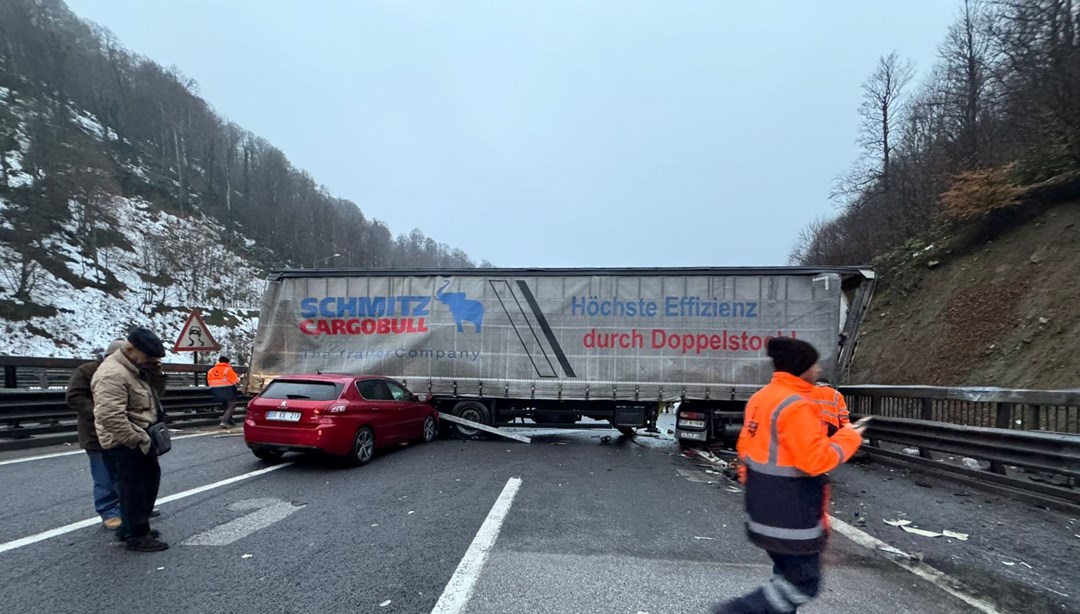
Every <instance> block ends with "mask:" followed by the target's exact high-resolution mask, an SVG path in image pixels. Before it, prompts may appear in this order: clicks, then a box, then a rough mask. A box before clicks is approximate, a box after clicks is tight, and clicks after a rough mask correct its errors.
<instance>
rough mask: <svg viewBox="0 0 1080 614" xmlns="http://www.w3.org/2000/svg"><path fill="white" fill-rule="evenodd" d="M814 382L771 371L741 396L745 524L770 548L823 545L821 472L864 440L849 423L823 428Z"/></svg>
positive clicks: (817, 548)
mask: <svg viewBox="0 0 1080 614" xmlns="http://www.w3.org/2000/svg"><path fill="white" fill-rule="evenodd" d="M813 389H814V386H813V385H812V384H810V383H809V382H806V381H804V380H802V379H799V378H798V377H795V376H794V375H791V374H788V373H775V374H774V375H773V379H772V381H771V382H770V383H769V384H768V385H767V386H765V387H764V388H762V389H761V390H759V391H758V392H757V393H755V394H754V396H752V397H750V400H749V401H748V402H747V404H746V415H745V416H744V419H743V428H742V431H741V432H740V433H739V443H738V446H737V447H738V452H739V458H740V460H741V461H742V462H743V464H745V465H746V470H747V471H746V474H747V475H746V515H747V520H746V531H747V534H748V535H749V537H750V541H751V542H753V543H754V544H756V545H757V546H760V547H761V548H764V549H765V550H768V551H769V552H777V553H781V554H811V553H814V552H821V551H822V550H823V549H824V547H825V541H826V539H827V537H828V535H827V531H826V523H825V513H824V511H825V505H826V503H827V501H826V479H825V475H824V474H825V472H827V471H829V470H831V469H833V468H834V467H836V466H837V465H839V464H841V463H843V462H844V461H846V460H847V459H849V458H850V457H851V455H852V454H854V453H855V451H856V450H857V449H858V448H859V445H860V444H861V443H862V437H860V436H859V434H858V433H856V432H855V431H854V430H853V429H850V428H841V429H838V430H837V432H836V434H835V435H833V436H832V437H826V436H825V432H824V430H823V429H822V425H821V409H820V407H819V405H818V404H817V403H815V402H814V401H813V400H812V393H813Z"/></svg>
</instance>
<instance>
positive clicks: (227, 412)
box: [210, 386, 236, 424]
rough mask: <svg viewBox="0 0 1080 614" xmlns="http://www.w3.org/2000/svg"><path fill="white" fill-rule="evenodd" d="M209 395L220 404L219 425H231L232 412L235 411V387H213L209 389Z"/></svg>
mask: <svg viewBox="0 0 1080 614" xmlns="http://www.w3.org/2000/svg"><path fill="white" fill-rule="evenodd" d="M210 394H211V395H212V396H213V397H214V400H215V401H217V402H218V403H220V404H221V412H222V413H221V423H222V424H232V417H233V412H234V411H236V387H235V386H215V387H213V388H211V389H210Z"/></svg>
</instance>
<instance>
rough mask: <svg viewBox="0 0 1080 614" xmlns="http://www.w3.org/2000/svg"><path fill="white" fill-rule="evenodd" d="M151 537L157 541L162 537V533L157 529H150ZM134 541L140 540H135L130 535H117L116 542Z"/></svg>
mask: <svg viewBox="0 0 1080 614" xmlns="http://www.w3.org/2000/svg"><path fill="white" fill-rule="evenodd" d="M150 537H153V538H154V539H157V538H159V537H161V531H158V530H157V529H150ZM132 539H138V538H137V537H135V538H133V537H131V536H129V535H123V534H120V533H117V534H116V541H118V542H130V541H131V540H132Z"/></svg>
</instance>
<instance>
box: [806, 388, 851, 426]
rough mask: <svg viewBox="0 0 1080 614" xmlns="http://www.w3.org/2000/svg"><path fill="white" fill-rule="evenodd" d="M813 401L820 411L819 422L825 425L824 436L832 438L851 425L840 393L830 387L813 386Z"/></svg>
mask: <svg viewBox="0 0 1080 614" xmlns="http://www.w3.org/2000/svg"><path fill="white" fill-rule="evenodd" d="M812 396H813V399H814V401H815V402H817V404H818V407H819V408H820V409H821V421H822V423H824V425H825V434H826V435H828V436H829V437H832V436H833V435H834V434H836V431H838V430H840V428H841V427H844V426H847V425H849V424H851V418H850V416H849V414H848V408H847V401H845V400H844V395H842V394H840V391H839V390H837V389H836V388H832V387H831V386H823V385H821V384H818V385H816V386H814V391H813V393H812Z"/></svg>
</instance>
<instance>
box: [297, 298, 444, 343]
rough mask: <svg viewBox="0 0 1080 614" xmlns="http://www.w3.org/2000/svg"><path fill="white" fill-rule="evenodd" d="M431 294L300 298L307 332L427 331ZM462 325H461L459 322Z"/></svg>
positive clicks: (302, 324)
mask: <svg viewBox="0 0 1080 614" xmlns="http://www.w3.org/2000/svg"><path fill="white" fill-rule="evenodd" d="M430 304H431V297H430V296H418V295H409V296H328V297H326V298H314V297H309V298H305V299H303V300H301V301H300V317H301V318H302V319H301V321H300V332H302V333H304V334H305V335H405V334H411V333H426V332H428V327H427V316H429V315H431V308H430ZM459 327H460V324H459Z"/></svg>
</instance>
